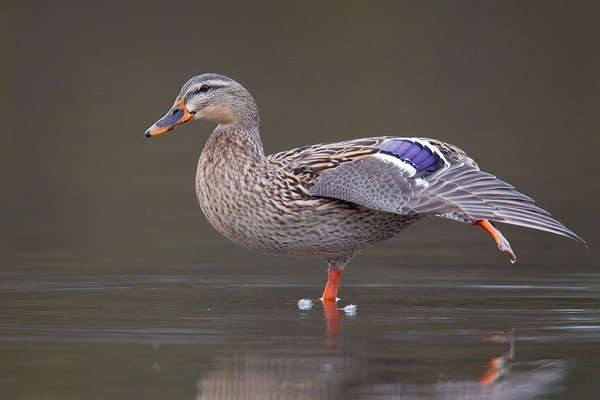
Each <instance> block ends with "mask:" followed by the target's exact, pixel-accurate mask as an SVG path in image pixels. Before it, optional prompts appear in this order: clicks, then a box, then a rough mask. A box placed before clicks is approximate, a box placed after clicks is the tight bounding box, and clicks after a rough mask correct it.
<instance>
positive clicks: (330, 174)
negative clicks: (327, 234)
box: [275, 137, 584, 243]
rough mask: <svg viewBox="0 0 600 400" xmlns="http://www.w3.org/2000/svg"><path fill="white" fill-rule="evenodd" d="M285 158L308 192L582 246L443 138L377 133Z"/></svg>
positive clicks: (376, 208) (299, 151)
mask: <svg viewBox="0 0 600 400" xmlns="http://www.w3.org/2000/svg"><path fill="white" fill-rule="evenodd" d="M283 155H284V153H281V154H280V155H275V156H276V157H277V156H283ZM284 158H286V159H287V160H289V167H290V168H292V169H293V172H294V174H295V175H297V176H300V177H302V179H301V180H302V181H303V182H304V183H305V184H306V187H307V189H308V191H309V193H310V194H311V195H312V196H321V197H331V198H336V199H341V200H346V201H350V202H353V203H356V204H360V205H362V206H365V207H369V208H371V209H374V210H380V211H387V212H393V213H398V214H406V215H414V214H422V215H436V216H440V217H445V218H451V219H455V220H458V221H461V222H467V223H474V222H476V221H478V220H484V219H487V220H490V221H497V222H504V223H508V224H514V225H520V226H525V227H529V228H534V229H539V230H544V231H548V232H552V233H555V234H558V235H563V236H567V237H570V238H572V239H575V240H577V241H579V242H581V243H584V241H583V240H582V239H581V238H579V237H578V236H577V235H576V234H575V233H573V232H572V231H570V230H569V229H567V228H566V227H565V226H564V225H562V224H561V223H560V222H558V221H556V220H554V219H553V218H551V217H550V214H549V213H548V212H546V211H545V210H543V209H541V208H539V207H537V206H535V205H534V204H533V200H532V199H531V198H530V197H527V196H525V195H524V194H522V193H519V192H517V191H516V190H515V189H514V187H513V186H511V185H509V184H508V183H506V182H503V181H501V180H499V179H497V178H496V177H495V176H493V175H491V174H488V173H487V172H483V171H481V170H479V168H478V167H477V164H475V162H473V160H471V159H470V158H468V157H467V156H466V155H465V154H464V152H462V150H460V149H457V148H455V147H453V146H451V145H448V144H446V143H442V142H437V141H434V140H431V139H423V138H397V137H379V138H369V139H359V140H355V141H347V142H342V143H338V144H331V145H317V146H311V147H309V148H303V149H297V151H296V153H295V154H294V155H291V154H287V157H284Z"/></svg>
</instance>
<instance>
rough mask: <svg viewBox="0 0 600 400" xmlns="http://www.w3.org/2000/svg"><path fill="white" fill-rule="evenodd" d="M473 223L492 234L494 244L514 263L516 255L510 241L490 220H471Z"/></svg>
mask: <svg viewBox="0 0 600 400" xmlns="http://www.w3.org/2000/svg"><path fill="white" fill-rule="evenodd" d="M473 225H478V226H480V227H481V228H483V230H484V231H486V232H487V233H489V234H490V235H492V237H493V238H494V240H495V241H496V244H497V245H498V249H499V250H500V251H503V252H506V253H507V254H508V255H509V256H510V262H512V263H514V262H515V261H517V256H516V255H515V253H514V251H513V250H512V249H511V247H510V243H508V240H506V238H505V237H504V236H502V234H501V233H500V231H499V230H498V229H496V227H495V226H494V225H492V223H491V222H490V221H488V220H487V219H480V220H479V221H475V222H473Z"/></svg>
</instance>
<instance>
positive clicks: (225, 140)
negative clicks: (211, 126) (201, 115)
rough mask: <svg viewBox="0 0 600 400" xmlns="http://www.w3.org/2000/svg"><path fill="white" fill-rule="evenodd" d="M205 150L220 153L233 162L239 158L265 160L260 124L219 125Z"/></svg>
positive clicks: (239, 159)
mask: <svg viewBox="0 0 600 400" xmlns="http://www.w3.org/2000/svg"><path fill="white" fill-rule="evenodd" d="M204 150H205V151H207V152H209V153H211V154H213V155H217V154H220V155H222V156H224V157H226V159H229V160H230V161H232V162H235V160H238V161H252V162H253V163H261V162H262V161H264V160H265V152H264V148H263V144H262V141H261V140H260V135H259V133H258V124H254V126H250V127H248V126H243V125H240V124H235V125H218V126H217V128H216V129H215V130H214V131H213V133H212V134H211V135H210V138H209V139H208V141H207V142H206V146H205V148H204Z"/></svg>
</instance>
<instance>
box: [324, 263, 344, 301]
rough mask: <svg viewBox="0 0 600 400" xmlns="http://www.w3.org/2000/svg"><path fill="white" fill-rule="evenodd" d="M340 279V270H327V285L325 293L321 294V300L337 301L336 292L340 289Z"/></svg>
mask: <svg viewBox="0 0 600 400" xmlns="http://www.w3.org/2000/svg"><path fill="white" fill-rule="evenodd" d="M341 277H342V270H341V269H337V268H329V269H328V270H327V285H326V286H325V291H324V292H323V297H322V299H321V300H323V301H325V300H329V301H331V300H333V301H336V300H337V292H338V288H339V287H340V279H341Z"/></svg>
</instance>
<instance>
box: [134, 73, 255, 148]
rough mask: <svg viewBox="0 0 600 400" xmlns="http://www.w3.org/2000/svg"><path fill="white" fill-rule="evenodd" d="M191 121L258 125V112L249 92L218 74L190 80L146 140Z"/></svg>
mask: <svg viewBox="0 0 600 400" xmlns="http://www.w3.org/2000/svg"><path fill="white" fill-rule="evenodd" d="M193 119H200V120H203V121H209V122H215V123H217V124H219V127H226V126H229V127H231V126H236V125H251V126H252V125H258V120H259V119H258V109H257V107H256V103H255V102H254V99H253V98H252V96H251V95H250V93H248V91H247V90H246V89H245V88H244V87H243V86H242V85H240V84H239V83H237V82H236V81H234V80H233V79H231V78H227V77H226V76H223V75H218V74H212V73H209V74H202V75H198V76H195V77H193V78H192V79H190V80H189V81H187V82H186V84H185V85H183V87H182V88H181V92H180V93H179V95H178V96H177V99H176V100H175V103H174V104H173V106H172V107H171V109H170V110H169V111H168V112H167V114H165V116H164V117H162V118H161V119H159V120H158V121H157V122H156V123H155V124H154V125H152V126H151V127H150V128H148V130H147V131H146V137H152V136H156V135H160V134H163V133H167V132H169V131H171V130H173V129H175V128H176V127H178V126H179V125H181V124H184V123H186V122H188V121H191V120H193Z"/></svg>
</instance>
